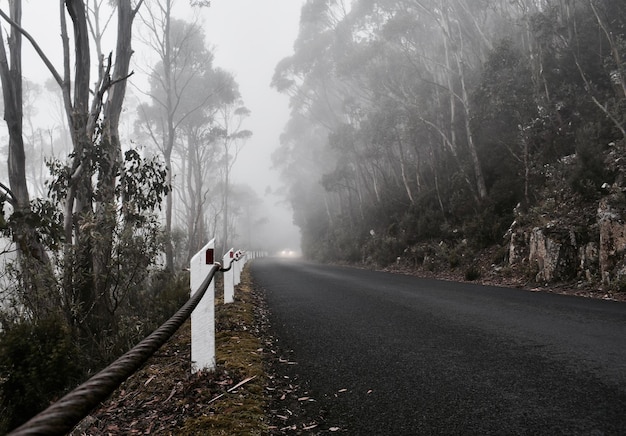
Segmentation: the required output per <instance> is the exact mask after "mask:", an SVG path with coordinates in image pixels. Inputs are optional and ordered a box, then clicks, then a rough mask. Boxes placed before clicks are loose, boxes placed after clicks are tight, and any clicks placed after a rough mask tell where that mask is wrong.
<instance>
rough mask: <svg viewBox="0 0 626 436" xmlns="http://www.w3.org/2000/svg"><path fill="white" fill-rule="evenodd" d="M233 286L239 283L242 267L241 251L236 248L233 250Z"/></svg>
mask: <svg viewBox="0 0 626 436" xmlns="http://www.w3.org/2000/svg"><path fill="white" fill-rule="evenodd" d="M235 260H236V261H237V262H235V265H234V270H235V286H236V285H238V284H239V283H241V269H242V268H243V251H241V250H237V251H236V252H235Z"/></svg>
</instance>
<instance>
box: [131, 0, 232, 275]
mask: <svg viewBox="0 0 626 436" xmlns="http://www.w3.org/2000/svg"><path fill="white" fill-rule="evenodd" d="M173 3H174V2H173V0H158V1H155V2H152V3H150V5H148V7H146V8H145V12H144V14H143V15H142V21H143V25H144V27H145V28H146V29H147V34H146V35H144V37H143V39H144V42H145V43H146V44H147V45H148V46H149V47H150V49H151V50H152V51H153V52H154V53H155V54H156V56H157V59H158V61H157V62H156V63H155V64H154V65H153V66H152V67H151V68H150V70H149V71H148V75H149V86H150V89H149V91H148V92H147V96H148V97H149V102H148V103H144V104H142V105H141V106H140V107H139V119H140V125H141V126H142V128H143V129H144V130H145V131H146V132H147V133H148V135H149V137H150V138H151V140H152V142H153V144H154V146H155V147H156V148H157V149H158V150H159V152H160V153H162V154H163V156H164V159H165V164H166V166H167V170H168V183H169V184H171V185H173V187H175V184H173V178H172V175H173V161H172V158H173V154H174V151H175V147H177V144H178V143H179V142H180V141H179V139H180V138H179V135H180V134H181V128H182V126H183V125H184V123H185V122H186V121H187V120H188V119H190V118H191V117H192V116H195V114H202V113H204V112H203V111H205V110H207V108H208V107H214V106H211V105H215V104H216V103H215V102H216V101H219V98H218V97H219V96H222V97H224V98H227V96H228V93H229V92H230V91H231V90H230V89H228V88H229V87H230V86H233V83H234V82H233V81H231V82H228V81H220V80H216V81H214V82H213V83H212V84H208V85H207V82H204V84H205V86H204V87H202V86H198V85H197V84H198V83H201V82H198V81H202V80H203V78H204V79H205V80H206V79H207V78H208V77H210V75H211V74H212V71H213V54H212V52H211V51H210V50H209V49H208V48H207V46H206V43H205V35H204V31H203V30H202V28H201V26H200V25H199V24H198V23H192V22H186V21H183V20H179V19H176V18H174V17H173V16H172V7H173ZM214 77H216V76H214ZM220 98H221V97H220ZM208 110H209V111H211V110H212V109H208ZM209 119H210V118H209ZM173 201H174V196H173V192H171V193H170V194H169V195H168V196H167V201H166V207H165V232H166V247H165V258H166V268H167V269H168V270H170V271H173V269H174V266H175V259H174V250H173V245H172V241H171V235H172V229H173Z"/></svg>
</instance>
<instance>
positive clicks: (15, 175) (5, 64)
mask: <svg viewBox="0 0 626 436" xmlns="http://www.w3.org/2000/svg"><path fill="white" fill-rule="evenodd" d="M9 8H10V12H9V14H10V18H11V20H12V21H13V23H14V25H12V27H11V32H10V34H9V37H8V45H9V54H10V59H8V58H7V52H6V49H5V46H4V42H1V41H0V80H1V82H2V92H3V99H4V120H5V121H6V125H7V129H8V133H9V150H8V170H9V185H10V190H11V192H10V193H9V198H10V202H11V204H12V206H13V209H14V218H15V219H14V220H13V223H12V225H13V228H12V232H13V240H14V242H15V243H16V246H17V250H18V255H19V260H20V266H21V269H22V275H23V278H24V285H25V288H26V292H27V293H28V296H27V298H26V301H29V302H30V303H31V307H30V309H31V310H33V311H34V312H35V313H34V316H38V313H37V312H42V311H46V310H48V309H50V308H51V307H53V306H54V302H53V301H50V298H49V295H48V292H49V291H50V289H49V287H50V286H51V285H50V283H49V280H48V279H50V278H51V276H52V275H51V271H50V270H49V267H50V262H49V259H48V256H47V253H46V251H45V248H44V247H43V245H42V244H41V243H40V242H39V240H38V238H37V235H36V233H35V229H33V228H32V227H30V226H29V224H28V219H27V216H28V215H29V214H30V212H31V210H30V198H29V194H28V186H27V184H26V155H25V153H24V136H23V96H22V34H21V33H20V29H18V27H19V26H21V19H22V2H21V0H11V1H9ZM48 274H49V276H48Z"/></svg>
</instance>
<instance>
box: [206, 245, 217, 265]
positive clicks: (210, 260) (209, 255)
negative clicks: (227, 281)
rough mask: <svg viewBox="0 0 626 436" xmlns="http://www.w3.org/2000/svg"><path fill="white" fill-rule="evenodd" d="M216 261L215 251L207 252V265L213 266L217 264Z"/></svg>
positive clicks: (209, 250)
mask: <svg viewBox="0 0 626 436" xmlns="http://www.w3.org/2000/svg"><path fill="white" fill-rule="evenodd" d="M214 260H215V259H214V258H213V249H212V248H209V249H208V250H207V251H206V264H207V265H213V264H214V263H215V262H214Z"/></svg>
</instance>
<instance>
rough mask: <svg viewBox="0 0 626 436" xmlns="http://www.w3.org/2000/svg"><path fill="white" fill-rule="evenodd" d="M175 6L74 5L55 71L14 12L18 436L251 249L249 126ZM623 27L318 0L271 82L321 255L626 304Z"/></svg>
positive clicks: (14, 400) (5, 360)
mask: <svg viewBox="0 0 626 436" xmlns="http://www.w3.org/2000/svg"><path fill="white" fill-rule="evenodd" d="M175 3H176V2H175V1H174V0H150V1H144V0H117V1H106V0H62V1H60V2H58V4H59V5H60V8H57V10H56V15H53V16H51V17H50V18H49V21H50V23H51V25H50V26H49V27H50V29H49V30H50V36H49V39H51V40H52V39H54V40H55V41H57V44H58V47H57V50H56V51H55V52H54V53H55V54H54V55H53V53H52V52H50V51H48V50H47V49H46V47H47V45H43V44H42V43H43V42H44V41H41V40H39V41H38V40H37V39H36V38H35V37H33V34H32V31H33V29H30V28H28V27H27V26H25V25H23V20H24V22H26V19H27V18H28V17H29V14H31V15H32V14H37V11H36V10H33V7H32V5H29V4H28V2H26V3H25V5H24V11H23V10H22V1H21V0H5V1H2V2H0V31H1V33H2V40H1V41H0V42H1V43H0V81H1V84H2V101H3V113H4V120H5V127H4V128H3V131H2V134H1V135H2V139H3V141H2V147H1V152H2V154H3V155H4V156H5V157H6V159H7V165H6V167H5V166H2V169H1V170H0V204H1V206H2V211H3V214H2V216H0V232H2V235H1V236H2V238H1V241H2V242H1V245H0V433H4V432H6V431H7V430H9V429H11V428H14V427H16V426H17V425H19V424H20V423H22V422H24V421H25V420H27V419H28V418H29V417H30V416H31V415H33V414H34V413H35V412H36V411H38V410H41V409H43V408H45V406H46V405H47V404H49V403H50V401H53V400H54V399H55V398H58V397H59V396H60V395H61V394H63V393H64V392H67V390H68V389H70V388H71V387H73V386H76V385H77V384H78V383H79V382H80V381H82V380H84V379H86V378H87V377H89V376H90V375H92V374H93V373H95V372H97V371H98V370H99V369H100V368H102V367H103V366H105V365H106V364H107V363H109V362H111V361H112V360H113V359H114V358H115V357H116V356H119V355H120V354H121V353H123V352H125V351H126V350H128V349H129V348H130V347H131V346H132V345H133V344H135V343H137V342H138V341H139V340H141V339H142V338H143V337H145V336H146V335H147V334H149V333H150V332H151V331H152V330H153V329H154V328H155V327H156V326H158V325H159V324H160V323H161V322H162V321H163V320H164V319H167V317H168V316H170V315H171V314H172V313H173V312H174V311H175V310H176V309H177V308H178V307H180V305H181V304H182V303H183V302H184V301H186V299H187V296H188V291H189V290H188V286H187V283H188V282H187V280H188V277H187V276H186V274H185V272H184V271H182V270H183V269H184V268H185V266H186V265H188V261H189V258H190V256H191V255H192V254H193V253H195V252H196V251H197V250H198V249H199V248H200V247H201V246H203V245H204V244H205V243H206V242H207V238H208V235H216V236H217V242H218V245H217V246H218V247H219V249H218V251H220V250H221V251H222V252H224V251H226V250H225V248H226V247H229V246H230V244H232V242H233V241H236V240H238V239H237V238H238V237H240V236H241V235H242V234H245V233H246V232H250V229H249V228H246V223H250V222H251V221H252V219H251V217H252V216H254V214H255V213H256V211H255V206H256V205H257V204H258V203H259V199H258V198H257V197H256V194H255V192H254V191H253V190H252V189H251V188H250V187H249V186H244V185H237V184H235V183H233V181H232V180H231V178H230V174H231V170H232V168H233V164H234V162H235V161H236V159H237V156H238V153H239V151H240V150H241V147H243V145H244V144H245V142H246V141H247V140H248V139H249V138H250V137H251V135H252V132H251V131H249V130H247V129H245V128H243V127H244V125H245V124H244V121H245V119H246V118H247V117H249V116H251V115H253V114H251V113H250V111H249V110H248V109H247V108H246V106H245V102H244V101H243V98H242V96H241V93H240V91H239V86H238V84H237V81H236V79H235V76H234V75H233V74H232V73H230V72H228V71H225V70H223V69H221V68H220V67H219V66H217V65H215V63H214V62H213V61H214V55H213V52H212V48H211V47H210V46H209V45H208V44H207V41H206V37H205V36H206V35H205V33H204V30H203V27H202V25H201V23H200V22H196V21H193V20H191V21H188V20H183V19H180V18H176V17H177V15H176V14H175V13H174V11H175V6H174V4H175ZM179 4H184V5H185V7H188V8H192V10H193V11H195V12H196V13H197V11H198V10H201V9H203V8H210V2H208V1H198V0H193V1H191V0H190V1H180V2H179ZM23 15H24V16H23ZM196 15H197V14H196ZM625 26H626V4H624V1H623V0H306V1H304V2H303V7H302V10H301V17H300V28H299V34H298V37H297V39H296V40H295V42H294V45H293V54H291V55H290V56H288V57H285V58H284V59H282V60H281V61H280V62H279V63H278V64H277V65H276V68H275V74H274V76H273V79H272V81H271V84H270V83H268V86H271V87H272V88H273V89H274V90H275V91H277V92H279V93H282V94H285V95H287V96H288V97H289V101H290V110H291V116H290V118H289V121H288V123H287V124H286V125H285V127H284V131H283V133H282V136H281V138H280V146H279V148H278V149H277V150H276V151H275V152H274V154H273V162H274V164H275V166H276V168H277V169H279V171H280V172H281V176H282V180H283V182H284V185H285V192H286V199H287V200H288V201H289V203H290V204H291V207H292V209H293V213H294V215H293V220H294V223H295V224H296V225H297V226H298V227H299V228H300V231H301V236H302V241H301V249H302V252H303V255H304V256H305V257H306V258H307V259H311V260H315V261H321V262H335V263H349V264H359V265H366V266H368V267H374V268H390V267H395V268H403V269H406V270H410V271H413V270H418V269H422V270H427V271H430V272H433V273H441V272H444V271H449V270H456V271H461V272H462V275H463V276H464V278H465V279H467V280H476V279H478V278H480V277H481V276H485V275H488V274H495V273H497V274H501V275H521V276H523V277H525V280H526V281H525V283H531V282H532V283H548V282H567V283H573V284H574V285H575V286H592V287H594V286H595V287H603V289H605V290H606V291H607V292H624V291H626V256H625V253H626V225H625V224H624V223H625V222H626V197H624V192H626V177H624V176H625V175H626V111H625V109H626V27H625ZM26 47H29V50H32V51H34V52H35V53H36V54H37V58H38V62H39V63H38V65H39V67H38V68H39V69H42V70H44V71H45V73H46V77H48V80H46V81H45V83H41V82H38V81H35V80H31V79H29V75H30V74H31V71H26V70H23V65H22V64H23V62H22V61H23V59H22V57H23V53H25V50H26ZM58 53H60V57H59V56H58ZM139 56H141V61H142V62H137V58H138V57H139ZM146 59H149V61H147V62H146V61H145V60H146ZM130 97H132V98H130ZM41 105H44V107H45V109H44V110H45V113H46V114H47V116H48V117H49V118H50V119H51V121H49V122H48V124H44V125H42V124H41V123H40V122H38V119H39V118H40V117H41V115H42V113H41V111H42V109H41ZM238 233H239V235H238ZM239 240H241V239H239ZM15 392H21V393H22V395H19V396H17V395H13V394H14V393H15Z"/></svg>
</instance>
